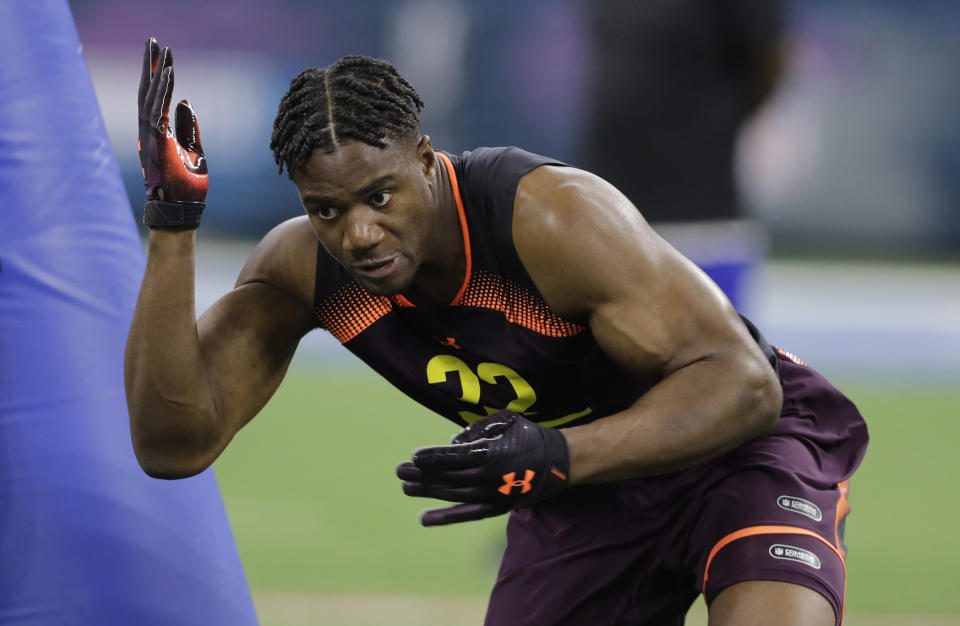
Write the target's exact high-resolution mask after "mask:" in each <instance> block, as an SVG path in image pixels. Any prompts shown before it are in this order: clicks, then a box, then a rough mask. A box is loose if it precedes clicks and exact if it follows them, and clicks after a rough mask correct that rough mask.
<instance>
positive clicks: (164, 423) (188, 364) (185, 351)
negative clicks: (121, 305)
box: [124, 229, 217, 475]
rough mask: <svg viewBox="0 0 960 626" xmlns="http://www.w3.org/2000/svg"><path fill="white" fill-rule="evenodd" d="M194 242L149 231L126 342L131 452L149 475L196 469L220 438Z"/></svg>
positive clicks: (191, 237)
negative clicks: (201, 332) (202, 333)
mask: <svg viewBox="0 0 960 626" xmlns="http://www.w3.org/2000/svg"><path fill="white" fill-rule="evenodd" d="M195 241H196V231H195V230H190V231H166V230H160V229H154V230H152V231H151V233H150V240H149V245H148V248H149V249H148V257H147V268H146V272H145V274H144V278H143V284H142V286H141V289H140V295H139V298H138V300H137V306H136V309H135V311H134V316H133V322H132V324H131V327H130V334H129V337H128V339H127V346H126V354H125V362H124V378H125V383H126V392H127V405H128V408H129V412H130V424H131V431H132V434H133V442H134V449H135V451H136V453H137V457H138V458H139V459H140V461H141V464H142V465H143V466H144V469H145V470H147V471H148V472H149V473H151V474H160V475H163V474H168V473H169V474H179V473H182V472H181V471H174V468H173V467H170V468H165V467H163V466H164V465H166V464H171V465H179V464H180V463H181V462H182V463H183V464H184V465H190V464H192V463H193V460H192V459H194V458H196V457H197V456H203V454H204V452H205V450H207V449H208V448H210V446H211V445H213V442H212V441H211V440H212V439H213V438H214V433H216V431H217V429H216V428H215V420H216V411H215V400H214V397H213V394H212V393H211V387H210V385H209V384H208V382H207V381H208V378H207V372H206V369H205V367H204V361H203V355H202V352H201V347H200V341H199V338H198V335H197V324H196V311H195V300H194V253H195ZM160 458H162V459H165V460H164V461H163V462H162V463H161V462H160V461H158V460H157V459H160ZM178 458H179V459H181V461H177V459H178ZM185 471H186V473H190V469H189V468H188V469H187V470H185Z"/></svg>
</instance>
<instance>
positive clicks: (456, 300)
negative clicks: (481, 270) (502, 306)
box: [436, 152, 473, 306]
mask: <svg viewBox="0 0 960 626" xmlns="http://www.w3.org/2000/svg"><path fill="white" fill-rule="evenodd" d="M436 154H437V156H439V157H440V160H441V161H443V164H444V165H445V166H446V167H447V175H448V176H449V177H450V187H451V189H452V190H453V199H454V200H455V201H456V203H457V214H458V215H459V216H460V231H461V232H462V233H463V253H464V255H466V257H467V269H466V271H465V272H464V275H463V284H462V285H460V290H459V291H458V292H457V295H456V296H454V297H453V300H452V301H451V302H450V306H454V305H457V304H460V298H462V297H463V292H464V291H466V290H467V283H468V282H470V273H471V271H472V270H473V255H472V254H471V253H470V231H469V230H468V228H467V213H466V211H464V209H463V200H462V199H461V198H460V184H459V183H458V182H457V172H456V170H454V169H453V163H451V162H450V158H449V157H447V155H445V154H444V153H442V152H437V153H436Z"/></svg>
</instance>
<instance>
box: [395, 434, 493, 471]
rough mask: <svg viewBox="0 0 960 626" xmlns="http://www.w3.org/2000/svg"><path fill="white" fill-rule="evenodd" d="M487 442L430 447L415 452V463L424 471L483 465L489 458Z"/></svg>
mask: <svg viewBox="0 0 960 626" xmlns="http://www.w3.org/2000/svg"><path fill="white" fill-rule="evenodd" d="M487 452H488V450H487V446H486V441H471V442H469V443H460V444H452V445H449V446H430V447H426V448H419V449H417V450H414V451H413V463H414V465H416V466H417V467H419V468H420V469H422V470H428V471H430V470H446V469H459V468H466V467H476V466H477V465H481V464H482V463H483V462H484V461H485V460H486V458H487Z"/></svg>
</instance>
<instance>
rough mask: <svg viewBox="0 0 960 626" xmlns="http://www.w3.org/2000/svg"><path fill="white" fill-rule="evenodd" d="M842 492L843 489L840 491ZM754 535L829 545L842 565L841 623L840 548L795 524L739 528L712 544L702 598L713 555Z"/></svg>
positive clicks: (844, 601) (843, 604)
mask: <svg viewBox="0 0 960 626" xmlns="http://www.w3.org/2000/svg"><path fill="white" fill-rule="evenodd" d="M841 494H843V491H841ZM754 535H807V536H808V537H813V538H815V539H819V540H820V541H822V542H823V543H824V545H826V546H827V547H829V548H830V549H831V550H833V552H834V553H835V554H836V555H837V557H838V558H839V559H840V564H841V565H842V566H843V597H842V598H841V599H840V620H839V621H838V622H837V623H838V624H842V623H843V613H844V609H845V607H846V604H847V562H846V558H845V557H844V555H843V553H842V552H841V551H840V549H839V548H838V547H837V546H835V545H833V544H832V543H830V542H829V541H827V540H826V539H824V538H823V537H821V536H820V535H818V534H817V533H815V532H813V531H812V530H807V529H806V528H797V527H795V526H750V527H749V528H741V529H740V530H738V531H735V532H732V533H730V534H729V535H727V536H726V537H724V538H723V539H721V540H720V541H718V542H717V543H716V545H715V546H713V549H712V550H710V556H708V557H707V565H706V567H704V568H703V588H702V589H701V592H702V593H703V596H704V598H706V596H707V579H708V578H709V576H710V563H711V562H712V561H713V557H715V556H717V553H718V552H720V550H722V549H723V548H725V547H726V546H727V545H728V544H730V543H731V542H734V541H736V540H737V539H743V538H744V537H752V536H754Z"/></svg>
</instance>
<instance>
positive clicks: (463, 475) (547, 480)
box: [397, 410, 570, 526]
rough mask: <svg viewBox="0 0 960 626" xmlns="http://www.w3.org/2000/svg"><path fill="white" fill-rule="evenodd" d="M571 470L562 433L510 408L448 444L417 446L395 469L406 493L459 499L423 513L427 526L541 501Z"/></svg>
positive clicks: (559, 486)
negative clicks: (411, 457)
mask: <svg viewBox="0 0 960 626" xmlns="http://www.w3.org/2000/svg"><path fill="white" fill-rule="evenodd" d="M569 473H570V455H569V452H568V451H567V440H566V438H565V437H564V436H563V434H562V433H560V432H559V431H557V430H554V429H552V428H544V427H542V426H539V425H537V424H535V423H534V422H531V421H530V420H528V419H526V418H525V417H523V416H522V415H520V414H519V413H515V412H514V411H507V410H504V411H498V412H497V413H494V414H492V415H488V416H487V417H484V418H483V419H480V420H478V421H476V422H474V423H473V424H471V425H470V426H468V427H467V428H465V429H464V430H463V431H461V432H460V433H459V434H457V436H456V437H454V438H453V440H452V442H451V444H450V445H448V446H433V447H428V448H420V449H418V450H416V451H415V452H414V453H413V460H412V461H406V462H404V463H402V464H400V466H399V467H398V468H397V476H399V477H400V478H401V479H403V480H404V481H405V482H404V484H403V491H404V493H406V494H407V495H408V496H417V497H424V498H437V499H438V500H446V501H448V502H458V503H460V504H457V505H456V506H452V507H448V508H442V509H432V510H428V511H425V512H424V513H423V514H422V516H421V518H420V521H421V523H422V524H423V525H424V526H438V525H442V524H453V523H456V522H465V521H469V520H478V519H483V518H485V517H493V516H495V515H500V514H502V513H506V512H507V511H510V510H511V509H515V508H517V507H521V506H529V505H531V504H534V503H535V502H540V501H542V500H545V499H547V498H550V497H553V496H555V495H556V494H557V493H559V492H560V490H561V489H563V488H564V487H565V486H566V484H567V476H568V474H569ZM521 476H522V478H520V477H521Z"/></svg>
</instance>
